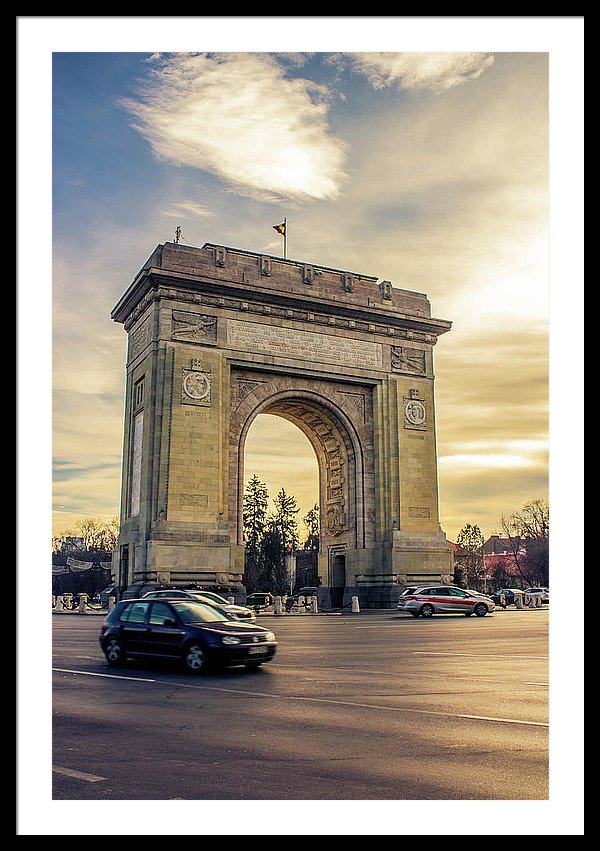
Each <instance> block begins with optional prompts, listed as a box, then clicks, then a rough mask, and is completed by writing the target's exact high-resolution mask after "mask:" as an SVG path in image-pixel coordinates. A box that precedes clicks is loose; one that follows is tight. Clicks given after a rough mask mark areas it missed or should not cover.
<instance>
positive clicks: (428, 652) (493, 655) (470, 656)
mask: <svg viewBox="0 0 600 851" xmlns="http://www.w3.org/2000/svg"><path fill="white" fill-rule="evenodd" d="M413 653H414V655H415V656H466V657H467V659H478V658H480V657H481V658H483V657H487V656H490V657H491V658H492V659H549V658H550V657H549V656H522V655H521V654H519V653H511V655H510V656H507V655H506V653H446V652H442V651H439V652H438V651H437V650H413Z"/></svg>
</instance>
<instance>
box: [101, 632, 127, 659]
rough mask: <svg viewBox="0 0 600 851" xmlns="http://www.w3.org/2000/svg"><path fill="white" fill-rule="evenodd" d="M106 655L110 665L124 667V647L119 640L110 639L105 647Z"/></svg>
mask: <svg viewBox="0 0 600 851" xmlns="http://www.w3.org/2000/svg"><path fill="white" fill-rule="evenodd" d="M104 655H105V656H106V661H107V662H108V664H109V665H122V664H123V662H124V661H125V655H124V653H123V647H122V645H121V642H120V641H119V639H118V638H109V639H108V641H107V642H106V644H105V645H104Z"/></svg>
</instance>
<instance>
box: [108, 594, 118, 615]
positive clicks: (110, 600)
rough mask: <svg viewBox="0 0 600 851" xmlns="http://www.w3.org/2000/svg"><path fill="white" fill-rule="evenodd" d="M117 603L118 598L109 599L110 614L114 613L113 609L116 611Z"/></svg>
mask: <svg viewBox="0 0 600 851" xmlns="http://www.w3.org/2000/svg"><path fill="white" fill-rule="evenodd" d="M116 602H117V598H116V597H109V598H108V611H109V612H112V610H113V609H114V607H115V603H116Z"/></svg>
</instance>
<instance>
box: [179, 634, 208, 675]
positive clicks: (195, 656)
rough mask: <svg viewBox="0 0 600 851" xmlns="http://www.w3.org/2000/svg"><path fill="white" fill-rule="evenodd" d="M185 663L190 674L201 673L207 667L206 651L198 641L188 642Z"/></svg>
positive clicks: (184, 654)
mask: <svg viewBox="0 0 600 851" xmlns="http://www.w3.org/2000/svg"><path fill="white" fill-rule="evenodd" d="M183 664H184V665H185V667H186V670H188V671H189V672H190V674H199V673H200V672H201V671H204V670H205V669H206V667H207V660H206V651H205V649H204V647H202V645H201V644H198V642H197V641H194V642H192V643H191V644H188V645H187V647H186V648H185V650H184V652H183Z"/></svg>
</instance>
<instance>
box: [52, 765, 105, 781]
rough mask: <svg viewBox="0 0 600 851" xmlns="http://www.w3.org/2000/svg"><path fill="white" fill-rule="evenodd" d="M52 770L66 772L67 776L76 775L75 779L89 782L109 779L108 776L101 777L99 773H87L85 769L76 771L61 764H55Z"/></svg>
mask: <svg viewBox="0 0 600 851" xmlns="http://www.w3.org/2000/svg"><path fill="white" fill-rule="evenodd" d="M52 771H54V772H55V774H64V775H65V777H74V778H75V780H86V781H87V782H88V783H99V782H100V781H101V780H107V778H106V777H99V776H98V775H97V774H85V773H84V772H83V771H75V770H74V769H73V768H62V767H61V766H59V765H53V766H52Z"/></svg>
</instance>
